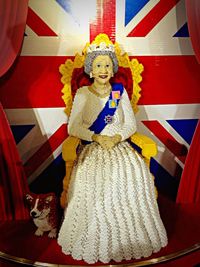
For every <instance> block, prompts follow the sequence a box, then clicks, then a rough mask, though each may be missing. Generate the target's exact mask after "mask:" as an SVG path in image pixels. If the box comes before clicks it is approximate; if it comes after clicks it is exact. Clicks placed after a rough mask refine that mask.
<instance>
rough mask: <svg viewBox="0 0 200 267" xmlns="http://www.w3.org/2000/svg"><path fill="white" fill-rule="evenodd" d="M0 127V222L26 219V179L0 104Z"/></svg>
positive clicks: (27, 189)
mask: <svg viewBox="0 0 200 267" xmlns="http://www.w3.org/2000/svg"><path fill="white" fill-rule="evenodd" d="M0 125H1V127H0V220H4V221H5V220H13V219H14V220H23V219H28V218H29V214H28V210H27V208H26V206H25V205H24V195H25V194H26V193H27V192H28V191H29V188H28V183H27V178H26V175H25V173H24V169H23V165H22V162H21V160H20V157H19V154H18V151H17V147H16V144H15V140H14V137H13V135H12V131H11V129H10V126H9V124H8V120H7V118H6V115H5V113H4V111H3V108H2V105H1V103H0Z"/></svg>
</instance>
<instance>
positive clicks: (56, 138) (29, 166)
mask: <svg viewBox="0 0 200 267" xmlns="http://www.w3.org/2000/svg"><path fill="white" fill-rule="evenodd" d="M66 137H67V127H66V124H63V125H62V126H61V127H60V128H59V129H58V130H57V131H56V132H55V133H54V134H53V135H52V136H51V137H50V138H49V139H48V140H47V141H46V142H45V143H44V144H43V145H42V146H41V147H40V148H39V149H38V151H37V152H36V153H35V154H34V155H33V156H32V157H31V158H30V159H29V160H28V161H27V162H26V163H25V165H24V169H25V172H26V175H27V177H29V176H30V175H31V174H32V173H33V172H34V171H35V170H36V169H37V168H38V167H39V166H40V165H41V163H43V162H44V161H45V160H46V159H47V158H48V157H49V156H50V155H52V153H53V151H54V150H55V149H57V148H58V147H59V146H60V145H61V144H62V142H63V141H64V139H65V138H66Z"/></svg>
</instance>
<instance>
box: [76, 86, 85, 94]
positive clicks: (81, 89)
mask: <svg viewBox="0 0 200 267" xmlns="http://www.w3.org/2000/svg"><path fill="white" fill-rule="evenodd" d="M87 94H88V86H82V87H79V88H78V89H77V91H76V95H83V96H84V95H87Z"/></svg>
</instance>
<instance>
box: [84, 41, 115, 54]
mask: <svg viewBox="0 0 200 267" xmlns="http://www.w3.org/2000/svg"><path fill="white" fill-rule="evenodd" d="M94 51H110V52H113V53H114V52H115V49H114V45H113V44H108V45H107V44H106V43H105V42H101V43H100V44H95V43H93V44H91V45H89V46H88V48H87V53H92V52H94Z"/></svg>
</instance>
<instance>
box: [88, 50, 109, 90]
mask: <svg viewBox="0 0 200 267" xmlns="http://www.w3.org/2000/svg"><path fill="white" fill-rule="evenodd" d="M92 74H93V77H94V80H95V82H96V83H98V84H99V85H105V84H107V83H108V82H109V80H110V78H111V77H112V75H113V63H112V60H111V58H110V57H109V56H108V55H99V56H97V57H96V58H95V59H94V61H93V63H92Z"/></svg>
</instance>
